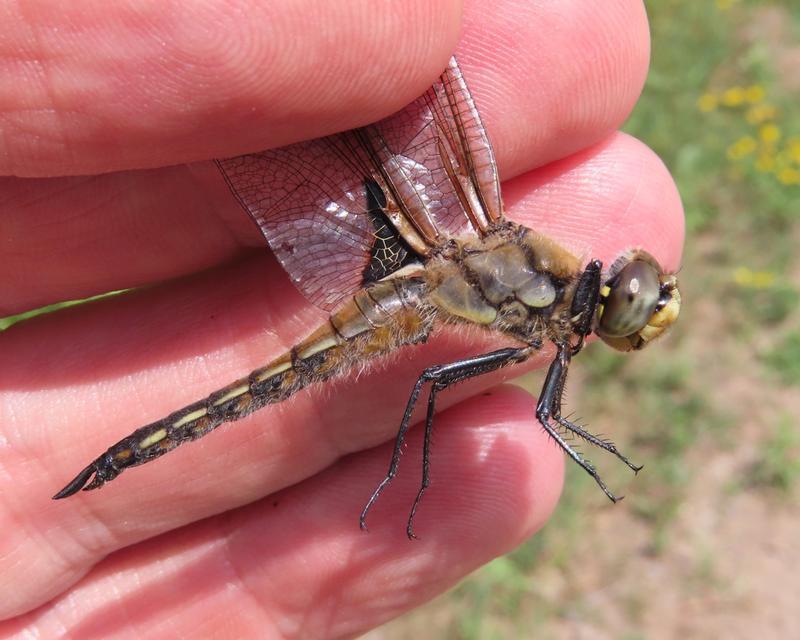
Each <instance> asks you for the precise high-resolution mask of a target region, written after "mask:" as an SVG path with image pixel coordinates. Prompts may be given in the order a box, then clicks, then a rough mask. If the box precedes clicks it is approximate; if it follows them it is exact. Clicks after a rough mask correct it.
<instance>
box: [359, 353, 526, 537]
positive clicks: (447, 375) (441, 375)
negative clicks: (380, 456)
mask: <svg viewBox="0 0 800 640" xmlns="http://www.w3.org/2000/svg"><path fill="white" fill-rule="evenodd" d="M532 350H533V348H532V347H521V348H507V349H499V350H497V351H492V352H490V353H485V354H483V355H480V356H475V357H473V358H465V359H464V360H457V361H456V362H451V363H450V364H444V365H436V366H433V367H429V368H428V369H425V370H424V371H423V372H422V374H421V375H420V377H419V378H418V379H417V382H416V384H415V385H414V388H413V390H412V391H411V396H410V397H409V398H408V402H407V403H406V410H405V412H404V413H403V420H402V421H401V423H400V429H399V430H398V432H397V437H396V438H395V443H394V450H393V452H392V459H391V462H390V463H389V470H388V472H387V473H386V477H384V479H383V480H382V481H381V482H380V484H379V485H378V487H377V488H376V489H375V491H374V492H373V493H372V495H371V496H370V498H369V500H368V501H367V504H366V506H365V507H364V510H363V511H362V512H361V517H360V519H359V524H360V526H361V528H362V529H364V530H366V528H367V524H366V518H367V513H368V512H369V510H370V509H371V508H372V505H373V504H375V501H376V500H377V499H378V497H379V496H380V494H381V493H383V490H384V489H385V488H386V487H387V486H388V484H389V483H390V482H391V481H392V479H393V478H394V477H395V476H396V475H397V469H398V467H399V465H400V455H401V454H402V450H403V442H404V441H405V436H406V434H407V432H408V428H409V426H410V422H411V415H412V413H413V411H414V407H415V405H416V403H417V400H418V399H419V394H420V393H421V391H422V388H423V387H424V386H425V384H427V383H428V382H431V383H432V386H431V391H430V395H429V396H428V412H427V415H426V419H425V442H424V445H423V460H422V484H421V486H420V489H419V492H418V493H417V497H416V498H415V500H414V504H413V506H412V508H411V513H410V515H409V518H408V525H407V527H406V533H407V535H408V537H409V538H415V537H416V536H415V535H414V529H413V520H414V515H415V514H416V511H417V507H418V505H419V502H420V500H421V499H422V496H423V494H424V493H425V490H426V489H427V488H428V486H429V485H430V448H431V446H430V445H431V433H432V431H433V416H434V412H435V405H436V395H437V393H438V392H439V391H442V390H444V389H446V388H447V387H449V386H450V385H452V384H455V383H456V382H461V381H462V380H466V379H467V378H474V377H475V376H480V375H483V374H484V373H489V372H491V371H495V370H497V369H500V368H501V367H504V366H506V365H509V364H516V363H518V362H522V361H523V360H525V359H527V358H528V356H529V355H530V354H531V352H532Z"/></svg>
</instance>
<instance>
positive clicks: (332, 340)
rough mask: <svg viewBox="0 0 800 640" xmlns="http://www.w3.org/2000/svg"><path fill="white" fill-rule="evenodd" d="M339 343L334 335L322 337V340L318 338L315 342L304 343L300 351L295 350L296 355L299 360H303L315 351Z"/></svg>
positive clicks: (317, 351) (323, 349) (326, 348)
mask: <svg viewBox="0 0 800 640" xmlns="http://www.w3.org/2000/svg"><path fill="white" fill-rule="evenodd" d="M338 344H339V341H338V340H337V339H336V336H335V335H331V336H327V337H325V338H322V340H318V341H316V342H312V343H311V344H309V345H306V346H305V347H304V348H303V350H302V351H298V352H297V357H298V358H300V359H301V360H305V359H306V358H310V357H311V356H313V355H314V354H315V353H319V352H320V351H327V350H328V349H330V348H331V347H335V346H337V345H338Z"/></svg>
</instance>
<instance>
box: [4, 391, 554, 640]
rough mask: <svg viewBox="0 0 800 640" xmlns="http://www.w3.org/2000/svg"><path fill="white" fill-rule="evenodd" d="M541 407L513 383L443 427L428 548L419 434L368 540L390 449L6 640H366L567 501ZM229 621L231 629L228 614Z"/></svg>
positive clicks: (102, 582)
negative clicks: (536, 422) (25, 639)
mask: <svg viewBox="0 0 800 640" xmlns="http://www.w3.org/2000/svg"><path fill="white" fill-rule="evenodd" d="M532 407H533V399H532V398H531V397H530V396H529V395H528V394H526V393H525V392H523V391H522V390H520V389H518V388H514V387H501V388H498V389H495V390H493V391H492V392H491V394H489V395H488V396H480V397H478V398H474V399H472V400H469V401H467V402H464V403H462V404H460V405H458V406H456V407H454V408H452V409H450V410H448V411H446V412H443V413H441V414H440V415H439V416H437V421H436V442H435V448H434V450H433V452H432V456H433V460H432V465H433V466H432V473H433V483H432V485H431V486H430V488H429V490H428V492H427V493H426V494H425V497H424V500H423V501H422V503H421V504H420V508H419V511H418V514H417V518H416V521H415V522H416V531H417V532H418V534H419V539H418V540H414V541H409V540H408V539H406V537H405V514H407V513H408V510H409V508H410V505H411V502H412V500H413V497H414V495H415V494H416V491H417V486H418V483H419V467H420V465H419V452H420V448H421V437H420V436H421V434H420V433H418V430H415V432H414V433H413V434H412V435H411V436H410V438H409V446H408V453H409V455H407V456H405V457H404V459H403V467H402V472H401V473H400V475H398V476H397V478H396V480H395V482H394V483H393V484H392V485H391V486H390V488H389V489H388V490H387V491H386V493H385V494H384V495H383V496H381V500H380V501H379V502H377V503H376V506H375V510H374V511H373V513H372V514H371V519H370V531H369V532H368V533H365V532H362V531H360V530H359V527H358V513H359V512H360V510H361V508H362V507H363V504H364V501H365V500H366V497H367V495H368V494H369V491H370V489H371V487H372V486H374V484H375V483H376V482H377V481H378V479H379V478H380V477H382V475H383V474H384V473H385V470H386V461H387V459H388V457H389V455H390V453H391V448H390V446H388V445H384V446H381V447H378V448H377V449H373V450H370V451H368V452H364V453H361V454H357V455H354V456H350V457H348V458H346V459H344V460H343V461H341V462H339V463H337V464H335V465H334V466H333V467H331V468H330V469H328V470H326V471H325V472H323V473H321V474H319V475H318V476H315V477H314V478H311V479H309V480H307V481H306V482H303V483H301V484H300V485H297V486H295V487H292V488H290V489H287V490H285V491H282V492H280V493H278V494H275V495H273V496H270V497H269V498H266V499H264V500H262V501H259V502H256V503H254V504H252V505H249V506H247V507H243V508H241V509H238V510H236V511H234V512H232V513H231V512H229V513H226V514H223V515H221V516H217V517H215V518H212V519H210V520H205V521H202V522H200V523H197V524H195V525H191V526H190V527H187V528H185V529H183V530H181V531H178V532H173V533H171V534H168V535H164V536H161V537H159V538H156V539H154V540H152V541H150V542H148V543H145V544H141V545H137V546H135V547H132V548H129V549H126V550H125V551H122V552H120V553H117V554H114V555H112V556H111V557H109V558H108V559H106V560H104V561H103V562H101V563H100V564H99V565H98V566H97V567H95V568H94V569H92V571H91V572H90V573H89V574H88V575H87V576H86V578H85V579H84V580H83V581H82V582H81V583H80V584H79V585H78V586H77V587H76V589H75V590H74V592H73V593H71V594H70V596H69V597H68V598H62V599H60V600H58V601H56V602H55V603H53V604H51V605H49V606H48V607H46V608H43V609H42V610H40V611H37V612H33V613H32V614H30V615H29V616H25V617H24V618H23V619H20V620H17V621H14V622H13V624H11V625H9V626H8V627H7V628H6V629H3V628H2V627H0V631H5V632H6V634H8V635H11V634H12V633H13V632H16V633H19V634H22V632H23V631H27V632H28V633H29V634H31V635H33V634H34V633H35V634H36V635H38V636H41V637H50V636H52V635H54V634H55V633H57V632H60V633H67V635H70V636H74V637H82V638H83V637H108V636H110V635H112V634H120V633H128V634H130V635H133V636H139V635H146V634H147V633H149V632H152V629H154V628H165V627H166V626H168V627H169V628H170V630H171V633H172V634H173V635H191V633H193V632H194V633H196V630H197V629H198V628H200V629H203V633H204V635H207V636H216V635H218V634H220V635H221V634H223V633H224V634H225V635H228V636H230V635H233V636H236V637H251V636H253V635H258V636H260V637H279V636H280V637H287V636H291V635H296V636H302V637H303V638H338V637H352V636H355V635H360V634H361V633H363V632H365V631H366V630H368V629H370V628H372V627H375V626H377V625H379V624H381V623H382V622H385V621H387V620H389V619H391V618H393V617H395V616H397V615H399V614H400V613H402V612H403V611H406V610H408V609H411V608H413V607H415V606H418V605H419V604H421V603H422V602H425V601H427V600H429V599H431V598H432V597H433V596H434V595H436V594H438V593H441V592H442V591H444V590H445V589H447V588H448V587H450V586H452V585H453V584H455V582H456V581H458V580H459V579H461V578H463V577H464V576H465V575H466V574H467V573H469V572H470V571H472V570H474V569H476V568H477V567H479V566H480V565H482V564H484V563H485V562H488V561H489V560H490V559H492V558H494V557H496V556H498V555H500V554H502V553H505V552H507V551H509V550H511V549H512V548H514V547H515V546H517V545H518V544H519V543H520V542H521V541H522V540H524V539H526V538H527V537H529V536H530V535H531V534H532V533H533V532H534V531H536V530H537V529H538V528H539V527H541V525H542V524H543V523H544V521H545V520H546V519H547V517H548V516H549V514H550V513H551V511H552V509H553V507H554V506H555V502H556V499H557V497H558V494H559V491H560V487H561V479H562V471H563V462H562V457H561V455H560V454H559V453H558V450H557V448H556V447H555V446H554V444H553V443H552V441H550V440H549V439H548V437H547V436H546V435H545V434H544V433H543V432H542V431H540V430H538V429H536V428H534V427H533V425H532V423H531V418H532ZM486 523H491V526H486ZM244 593H246V594H247V597H242V594H244ZM178 594H180V595H178ZM378 603H380V604H378ZM232 610H235V611H236V612H237V615H236V616H234V617H233V618H231V617H230V616H228V615H220V612H223V611H232ZM121 611H135V612H136V615H134V616H121V615H120V612H121ZM56 629H58V631H56ZM292 629H293V630H295V632H294V633H292V632H291V631H289V630H292ZM300 629H302V631H300V632H298V631H297V630H300Z"/></svg>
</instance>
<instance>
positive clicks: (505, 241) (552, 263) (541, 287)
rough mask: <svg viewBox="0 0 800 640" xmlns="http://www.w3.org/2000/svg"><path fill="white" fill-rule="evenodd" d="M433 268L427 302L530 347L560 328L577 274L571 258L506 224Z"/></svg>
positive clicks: (458, 248)
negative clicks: (505, 334)
mask: <svg viewBox="0 0 800 640" xmlns="http://www.w3.org/2000/svg"><path fill="white" fill-rule="evenodd" d="M437 266H438V268H432V269H430V271H431V273H432V274H433V275H432V278H431V281H430V283H429V285H430V291H431V293H430V296H429V300H430V301H431V302H432V303H433V304H434V305H435V306H436V307H437V308H438V309H439V310H440V311H444V312H445V313H446V314H447V315H449V316H451V317H452V319H453V320H454V321H465V322H472V323H476V324H480V325H484V326H487V327H490V328H492V329H495V330H498V331H503V332H504V333H511V334H513V335H514V336H515V337H517V338H519V339H521V340H523V341H525V342H531V343H533V342H539V341H540V340H541V339H542V338H543V337H545V336H544V335H543V334H544V333H547V334H548V335H551V334H552V333H553V330H555V331H558V329H559V327H561V326H562V325H563V324H564V322H565V319H566V318H565V316H566V315H568V314H566V313H565V312H564V309H566V308H567V307H568V305H565V304H564V302H565V300H567V301H568V300H569V299H570V298H571V295H572V293H573V289H574V282H575V277H576V274H577V273H578V272H579V268H578V267H579V264H578V260H577V259H576V258H575V257H574V256H572V255H571V254H569V253H567V252H566V251H565V250H564V249H561V248H560V247H556V246H555V245H554V244H553V243H550V242H549V241H546V240H545V239H543V238H541V237H540V236H539V235H538V234H535V233H534V232H532V231H530V230H529V229H526V228H524V227H521V226H518V225H512V224H509V223H506V224H504V225H503V226H502V227H499V228H498V229H497V230H496V231H495V232H494V233H492V234H490V235H489V236H488V237H486V238H483V239H481V240H480V241H473V242H466V243H463V244H459V243H457V244H456V245H454V247H453V248H452V249H451V251H450V252H449V255H447V256H444V257H443V259H442V261H441V262H440V264H439V265H437ZM562 307H563V308H564V309H562ZM546 328H547V329H549V331H548V330H547V329H546Z"/></svg>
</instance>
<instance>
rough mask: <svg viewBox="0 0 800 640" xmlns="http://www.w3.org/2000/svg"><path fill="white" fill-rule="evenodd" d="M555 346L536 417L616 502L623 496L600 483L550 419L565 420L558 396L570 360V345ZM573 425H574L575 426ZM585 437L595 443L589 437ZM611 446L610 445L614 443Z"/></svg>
mask: <svg viewBox="0 0 800 640" xmlns="http://www.w3.org/2000/svg"><path fill="white" fill-rule="evenodd" d="M556 346H557V348H558V352H557V353H556V358H555V360H553V362H552V363H551V364H550V368H549V369H548V370H547V376H546V378H545V381H544V385H543V386H542V393H541V395H540V396H539V402H538V403H537V405H536V418H537V419H538V420H539V422H540V423H541V425H542V426H543V427H544V429H545V431H547V433H548V434H549V435H550V437H551V438H553V440H555V441H556V443H557V444H558V446H559V447H561V448H562V449H563V450H564V452H565V453H566V454H567V455H568V456H569V457H570V458H572V460H574V461H575V462H576V463H577V464H578V466H580V467H581V468H582V469H583V470H584V471H586V473H588V474H589V475H590V476H592V478H594V481H595V482H596V483H597V484H598V486H599V487H600V488H601V489H602V490H603V493H605V494H606V495H607V496H608V498H609V499H610V500H611V501H612V502H618V501H619V500H622V497H623V496H615V495H614V494H613V493H611V490H610V489H609V488H608V487H607V486H606V483H605V482H603V479H602V478H601V477H600V475H599V474H598V473H597V470H596V469H595V468H594V466H592V464H591V463H590V462H589V461H588V460H586V459H585V458H584V457H583V456H581V455H580V454H579V453H578V452H577V451H575V449H573V448H572V447H571V446H570V445H569V443H567V442H566V441H565V440H564V438H563V437H562V436H561V434H560V433H559V432H558V429H557V428H556V427H554V426H553V424H552V423H551V420H555V421H556V423H557V424H562V421H564V422H568V421H566V420H564V419H563V418H561V397H562V395H563V393H564V383H565V382H566V380H567V370H568V369H569V363H570V360H571V359H572V347H570V345H568V344H560V345H556ZM570 424H571V423H570ZM573 426H575V427H577V425H573ZM568 428H569V427H568ZM570 431H574V432H575V433H576V434H577V435H579V436H581V437H584V435H583V434H585V435H586V436H591V434H589V433H588V432H587V431H585V430H583V429H580V427H578V429H577V430H575V429H571V428H570ZM591 438H593V439H594V440H596V441H597V442H599V443H604V441H603V440H600V438H597V437H596V436H591ZM586 439H587V440H589V441H590V442H592V443H593V444H594V442H593V441H592V440H591V439H590V438H586ZM609 444H610V443H609ZM598 446H602V448H604V449H606V450H611V449H609V446H608V445H605V446H604V444H599V445H598ZM610 446H611V447H613V445H610ZM613 452H616V448H614V451H613ZM623 460H625V461H626V462H627V459H625V458H624V457H623ZM628 464H629V466H631V468H634V465H631V464H630V463H628Z"/></svg>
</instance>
